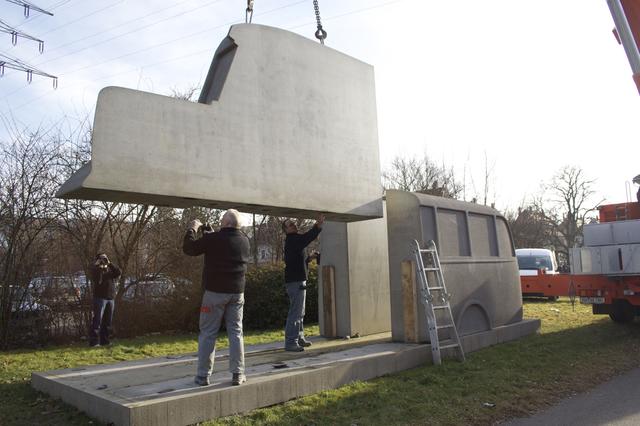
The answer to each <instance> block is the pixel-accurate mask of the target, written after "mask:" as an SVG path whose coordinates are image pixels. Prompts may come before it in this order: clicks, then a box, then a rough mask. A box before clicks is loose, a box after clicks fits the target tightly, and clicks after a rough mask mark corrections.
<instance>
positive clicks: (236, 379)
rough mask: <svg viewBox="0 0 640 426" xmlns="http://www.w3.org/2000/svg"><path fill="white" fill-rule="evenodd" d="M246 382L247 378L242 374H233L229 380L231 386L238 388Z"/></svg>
mask: <svg viewBox="0 0 640 426" xmlns="http://www.w3.org/2000/svg"><path fill="white" fill-rule="evenodd" d="M246 381H247V376H245V375H244V374H242V373H233V376H232V378H231V384H232V385H233V386H239V385H241V384H243V383H244V382H246Z"/></svg>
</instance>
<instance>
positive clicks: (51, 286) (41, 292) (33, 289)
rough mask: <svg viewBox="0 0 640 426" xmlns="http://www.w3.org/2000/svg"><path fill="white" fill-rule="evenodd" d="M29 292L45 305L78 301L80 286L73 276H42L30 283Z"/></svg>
mask: <svg viewBox="0 0 640 426" xmlns="http://www.w3.org/2000/svg"><path fill="white" fill-rule="evenodd" d="M29 292H30V293H31V295H32V296H33V297H34V298H35V299H36V301H37V302H39V303H43V304H45V305H54V304H60V303H77V302H79V301H80V296H81V292H80V288H79V286H78V285H77V284H76V283H75V282H74V280H73V278H72V277H71V276H68V277H67V276H41V277H36V278H33V279H32V280H31V282H30V283H29Z"/></svg>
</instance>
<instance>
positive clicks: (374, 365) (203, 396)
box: [31, 320, 540, 426]
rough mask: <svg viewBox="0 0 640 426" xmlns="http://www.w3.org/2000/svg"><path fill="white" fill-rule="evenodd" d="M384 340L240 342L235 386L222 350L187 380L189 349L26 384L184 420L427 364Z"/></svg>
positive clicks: (113, 419) (72, 399)
mask: <svg viewBox="0 0 640 426" xmlns="http://www.w3.org/2000/svg"><path fill="white" fill-rule="evenodd" d="M539 326H540V322H539V321H538V320H530V321H522V322H519V323H518V324H512V325H509V326H504V327H498V328H497V329H494V330H491V331H488V332H484V333H477V334H474V335H468V336H465V337H463V338H462V343H463V346H464V347H465V350H466V351H467V352H470V351H473V350H477V349H480V348H483V347H486V346H489V345H492V344H495V343H501V342H504V341H507V340H512V339H516V338H518V337H521V336H525V335H527V334H530V333H533V332H535V331H536V330H537V329H538V328H539ZM389 340H390V335H389V334H388V333H387V334H382V335H374V336H369V337H367V338H361V339H351V340H337V341H336V340H333V341H332V340H326V339H315V340H314V342H315V343H314V346H313V347H314V348H315V349H314V350H312V351H308V352H304V353H303V354H292V353H289V352H284V351H282V350H280V349H278V348H280V347H281V344H280V343H278V344H274V345H262V346H261V347H258V348H253V349H252V348H247V349H248V350H247V355H246V361H247V371H246V373H247V379H248V381H247V383H245V384H243V385H242V386H231V383H230V380H231V377H230V374H229V373H228V372H227V364H226V359H227V354H226V351H220V352H219V353H218V354H217V356H216V363H215V370H216V371H217V372H216V373H214V375H213V376H212V385H210V386H206V387H200V386H196V385H194V383H193V375H194V372H195V363H196V357H195V354H189V355H184V356H176V357H162V358H154V359H147V360H142V361H130V362H122V363H119V364H113V365H100V366H93V367H81V368H72V369H67V370H57V371H49V372H44V373H33V374H32V378H31V384H32V386H33V387H34V388H36V389H37V390H39V391H42V392H45V393H47V394H49V395H51V396H53V397H57V398H60V399H62V400H63V401H64V402H66V403H68V404H70V405H73V406H75V407H76V408H78V409H79V410H81V411H84V412H85V413H87V414H88V415H90V416H92V417H94V418H96V419H98V420H100V421H103V422H106V423H113V424H115V425H118V426H120V425H149V426H151V425H153V426H163V425H172V426H174V425H188V424H193V423H197V422H201V421H205V420H209V419H213V418H216V417H222V416H228V415H231V414H236V413H245V412H248V411H250V410H253V409H255V408H259V407H266V406H269V405H273V404H278V403H281V402H284V401H287V400H290V399H294V398H298V397H301V396H304V395H309V394H313V393H317V392H321V391H323V390H328V389H334V388H337V387H339V386H342V385H345V384H347V383H350V382H352V381H356V380H369V379H372V378H375V377H379V376H382V375H385V374H392V373H395V372H399V371H402V370H406V369H409V368H414V367H417V366H420V365H424V364H428V363H430V362H431V348H430V346H429V345H426V344H408V343H391V342H390V341H389ZM443 354H444V355H446V354H447V352H446V351H444V352H443Z"/></svg>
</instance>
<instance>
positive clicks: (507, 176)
mask: <svg viewBox="0 0 640 426" xmlns="http://www.w3.org/2000/svg"><path fill="white" fill-rule="evenodd" d="M33 2H34V3H35V4H36V5H38V6H40V7H42V8H44V9H48V10H51V11H52V12H53V13H54V16H53V17H49V16H44V15H42V14H40V13H37V12H35V11H32V12H31V15H30V18H28V19H25V18H24V17H23V14H22V8H21V7H19V6H16V5H14V4H12V3H9V2H7V1H3V0H0V19H1V20H2V21H4V22H5V23H7V24H10V25H12V26H18V29H19V30H21V31H24V32H25V33H28V34H30V35H32V36H35V37H37V38H41V39H43V40H44V41H45V50H44V53H43V54H39V53H38V46H37V43H35V42H33V41H30V40H27V39H19V40H18V44H17V46H15V47H14V46H12V45H11V37H10V35H8V34H3V33H0V36H2V37H0V52H2V53H3V54H5V55H10V56H14V57H19V58H21V59H22V60H23V61H26V62H27V63H29V64H30V65H33V66H35V67H36V68H38V69H41V70H42V71H45V72H47V73H49V74H53V75H56V76H58V77H59V84H58V89H57V90H53V88H52V83H51V81H50V80H49V79H47V78H43V77H39V76H34V77H33V82H32V83H31V84H30V85H27V84H26V76H25V75H24V74H23V73H20V72H17V71H14V70H11V69H7V70H5V75H4V77H3V78H2V79H0V114H1V115H2V116H3V117H4V118H7V117H12V118H13V119H15V120H16V121H18V122H19V123H23V124H25V125H29V126H37V125H38V124H43V125H45V126H47V125H50V124H52V123H55V122H57V121H59V120H61V119H62V118H63V117H68V118H70V119H72V120H73V119H76V118H82V117H84V116H86V115H87V114H89V115H90V116H91V117H93V110H94V108H95V102H96V97H97V94H98V91H99V90H100V89H101V88H103V87H105V86H122V87H129V88H134V89H139V90H144V91H149V92H154V93H159V94H166V95H170V94H171V91H172V90H177V91H185V90H186V89H188V88H190V87H193V86H198V87H200V86H201V85H202V83H203V81H204V78H205V76H206V73H207V71H208V68H209V65H210V63H211V59H212V56H213V52H214V51H215V49H216V48H217V46H218V44H219V43H220V41H221V40H222V39H223V38H224V36H225V35H226V33H227V32H228V29H229V26H230V25H231V24H233V23H239V22H244V9H245V7H246V2H245V1H242V0H217V1H216V0H208V1H207V0H149V1H140V0H100V1H98V0H33ZM319 5H320V12H321V16H322V19H323V24H324V27H325V29H326V30H327V31H328V33H329V37H328V39H327V41H326V43H327V45H328V46H330V47H331V48H334V49H337V50H340V51H342V52H344V53H347V54H349V55H351V56H354V57H356V58H358V59H360V60H363V61H365V62H367V63H370V64H372V65H373V66H374V67H375V73H376V91H377V103H378V131H379V142H380V154H381V156H380V158H381V162H382V166H383V167H386V165H387V164H388V163H389V162H390V161H391V159H392V158H393V157H395V156H397V155H408V156H416V155H417V156H422V155H424V154H426V155H428V156H429V157H430V158H431V159H433V160H434V161H436V162H438V163H442V162H444V164H446V165H448V166H453V167H455V170H456V173H457V175H458V178H459V179H460V180H462V179H463V178H465V180H466V183H467V185H468V188H469V190H468V191H467V198H470V197H471V196H472V192H473V190H474V187H475V190H476V191H477V192H481V191H482V181H483V179H484V167H485V163H486V164H488V165H489V168H490V169H491V184H490V185H491V186H490V200H491V201H495V202H496V206H497V207H498V208H500V209H504V208H506V207H512V208H513V207H515V206H517V205H518V204H519V203H520V202H521V201H522V200H523V199H525V198H526V197H530V196H531V195H533V194H536V193H537V192H538V188H539V186H540V183H541V181H549V180H550V179H551V177H552V176H553V174H554V172H556V171H557V170H558V169H560V168H561V167H562V166H564V165H567V164H571V165H577V166H580V167H582V168H583V169H584V170H585V173H586V175H587V176H588V177H591V178H593V179H597V183H596V187H595V189H596V191H597V194H598V197H597V198H598V199H601V198H605V199H606V200H607V201H610V202H623V201H625V200H626V198H627V197H626V191H625V182H630V180H631V179H632V178H633V177H634V176H635V175H637V174H640V161H639V158H640V143H639V136H638V131H637V128H638V124H637V123H638V118H639V117H640V95H639V94H638V93H637V91H636V88H635V86H634V84H633V81H632V79H631V70H630V67H629V64H628V62H627V59H626V57H625V54H624V50H623V48H622V47H621V46H620V45H618V44H617V42H616V40H615V38H614V37H613V35H612V32H611V30H612V28H613V21H612V19H611V15H610V13H609V9H608V7H607V4H606V1H605V0H537V1H523V0H487V1H478V0H460V1H442V0H440V1H435V0H367V1H364V0H342V1H337V0H332V1H330V0H319ZM253 22H254V23H258V24H264V25H271V26H276V27H280V28H284V29H288V30H291V31H294V32H297V33H299V34H301V35H303V36H305V37H309V38H313V33H314V31H315V16H314V13H313V3H312V0H303V1H295V0H255V14H254V18H253ZM3 40H4V41H3ZM485 158H486V162H485ZM636 190H637V186H633V185H632V193H633V194H635V191H636ZM634 196H635V195H634Z"/></svg>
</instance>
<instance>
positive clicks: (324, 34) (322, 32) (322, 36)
mask: <svg viewBox="0 0 640 426" xmlns="http://www.w3.org/2000/svg"><path fill="white" fill-rule="evenodd" d="M313 9H314V11H315V13H316V22H317V23H318V29H317V30H316V33H315V36H316V38H317V39H318V40H320V44H324V39H325V38H327V32H326V31H325V30H324V29H323V28H322V22H321V21H320V8H319V7H318V0H313Z"/></svg>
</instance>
